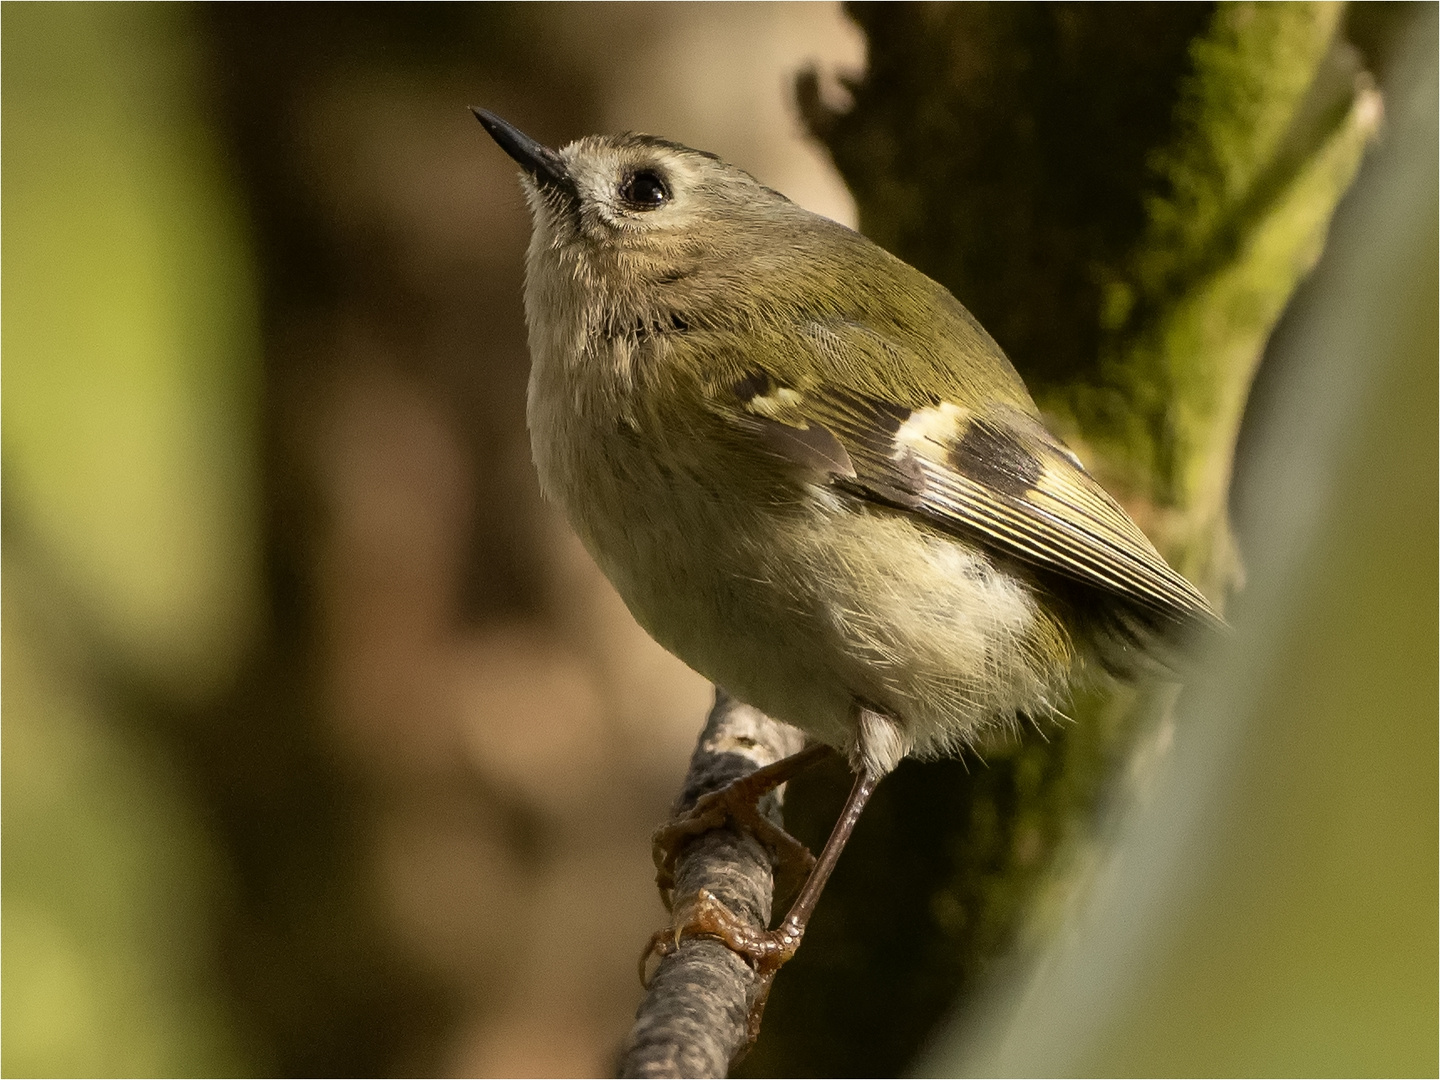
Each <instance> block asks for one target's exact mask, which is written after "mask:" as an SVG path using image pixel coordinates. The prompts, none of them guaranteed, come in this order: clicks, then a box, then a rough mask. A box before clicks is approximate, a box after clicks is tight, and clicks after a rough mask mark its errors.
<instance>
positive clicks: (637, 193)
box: [620, 169, 670, 210]
mask: <svg viewBox="0 0 1440 1080" xmlns="http://www.w3.org/2000/svg"><path fill="white" fill-rule="evenodd" d="M620 198H622V199H624V200H625V201H626V202H627V203H629V204H630V205H631V206H633V207H634V208H635V209H636V210H654V209H655V208H656V207H657V206H663V205H664V204H665V203H666V202H668V201H669V199H670V189H669V188H668V187H666V186H665V181H664V179H662V178H661V176H660V174H659V173H657V172H653V171H652V170H650V169H641V170H640V171H639V172H633V173H631V174H630V175H629V176H627V177H626V178H625V182H624V183H622V184H621V185H620Z"/></svg>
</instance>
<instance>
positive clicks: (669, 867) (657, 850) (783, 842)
mask: <svg viewBox="0 0 1440 1080" xmlns="http://www.w3.org/2000/svg"><path fill="white" fill-rule="evenodd" d="M829 753H831V750H830V748H829V747H828V746H825V745H824V744H823V743H815V744H812V745H810V746H807V747H806V748H805V749H804V750H801V751H800V752H799V753H798V754H791V755H790V756H789V757H787V758H781V759H780V760H779V761H776V762H772V763H771V764H769V765H766V766H765V767H764V768H761V769H756V770H755V771H754V772H753V773H749V774H748V775H746V776H742V777H740V779H738V780H735V781H733V782H732V783H729V784H727V785H726V786H725V787H723V788H721V789H720V790H719V791H712V792H710V793H709V794H707V795H702V796H701V797H700V799H699V800H698V801H697V802H696V803H695V805H694V806H693V807H691V809H690V810H689V811H688V812H686V813H684V814H682V815H681V816H680V817H678V818H676V819H675V820H674V821H672V822H670V823H669V824H668V825H666V826H664V827H663V828H662V829H660V830H659V831H658V832H657V833H656V834H655V836H654V839H653V840H652V841H651V843H652V846H653V854H654V857H655V871H656V873H655V884H656V885H657V886H659V888H660V896H661V899H663V900H664V901H665V906H666V907H667V908H668V907H670V906H671V904H670V893H671V890H672V889H673V888H674V886H675V860H676V858H677V857H678V856H679V854H680V851H681V849H682V848H683V847H684V846H685V843H686V842H687V841H688V840H689V839H690V838H691V837H694V836H699V835H700V834H701V833H706V832H709V831H710V830H711V829H718V828H720V827H721V826H722V825H724V824H726V823H727V822H734V823H735V824H736V825H738V826H739V827H740V828H742V829H744V830H746V831H748V832H749V833H750V834H751V835H753V836H754V837H755V839H757V840H759V841H760V842H761V843H762V844H764V845H765V846H766V847H768V848H769V849H770V850H771V851H773V852H774V853H775V855H776V857H777V860H778V862H779V873H778V874H777V877H791V878H794V879H796V880H802V879H804V878H805V877H806V876H807V875H808V874H809V873H810V869H811V867H813V866H814V865H815V857H814V856H813V855H811V854H810V849H809V848H807V847H806V846H805V845H804V844H802V843H800V841H799V840H796V839H795V838H794V837H793V836H791V835H790V834H789V833H787V832H786V831H785V830H784V829H782V828H780V827H779V826H778V825H776V824H775V823H774V822H772V821H771V820H770V819H769V818H767V817H766V816H765V815H764V814H762V813H760V811H759V809H758V807H757V804H758V803H759V802H760V800H761V799H763V798H764V797H765V796H766V795H768V794H769V793H770V792H772V791H774V790H775V789H776V788H777V787H779V786H780V785H781V784H783V783H785V782H786V781H788V780H791V779H793V778H794V777H795V776H796V774H798V773H800V772H802V771H803V770H804V769H806V768H808V767H809V766H810V765H813V764H814V763H815V762H817V761H819V760H820V759H821V758H823V757H825V756H826V755H827V754H829ZM780 892H781V895H784V892H785V890H784V889H783V887H781V888H780ZM646 956H649V950H647V951H646ZM642 964H643V961H642Z"/></svg>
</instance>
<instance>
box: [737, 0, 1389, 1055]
mask: <svg viewBox="0 0 1440 1080" xmlns="http://www.w3.org/2000/svg"><path fill="white" fill-rule="evenodd" d="M849 10H850V13H851V15H852V17H853V18H855V19H856V21H857V22H858V23H859V24H860V25H861V27H862V28H863V29H864V31H865V34H866V36H867V38H868V42H869V50H870V51H869V63H868V70H867V72H866V73H865V75H864V77H863V78H860V79H858V80H854V81H849V82H847V89H848V90H849V92H850V94H851V97H852V100H851V102H849V103H848V104H847V105H846V106H845V107H843V108H837V107H834V106H833V105H831V104H828V103H827V102H826V101H824V100H823V99H822V96H821V93H820V88H819V81H818V78H817V77H816V76H815V75H814V74H813V73H811V74H809V75H805V76H802V77H801V79H800V82H799V87H798V89H799V97H800V103H801V109H802V112H803V114H804V116H805V119H806V121H807V123H808V124H809V126H810V129H811V130H812V132H813V133H814V134H815V135H816V136H817V137H818V138H819V139H821V140H822V141H823V142H824V144H825V145H826V147H827V148H828V149H829V151H830V153H831V155H832V157H833V159H834V161H835V163H836V165H837V166H838V167H839V169H840V171H841V173H842V174H843V176H844V177H845V179H846V181H847V183H848V184H849V185H850V188H851V190H852V191H853V192H854V194H855V197H856V199H857V202H858V204H859V207H860V216H861V227H862V229H863V231H864V232H865V233H866V234H867V235H869V236H870V237H871V238H872V239H874V240H876V241H877V242H879V243H881V244H882V245H884V246H886V247H887V248H889V249H890V250H891V251H893V252H894V253H895V254H897V255H899V256H900V257H902V258H904V259H906V260H907V261H909V262H911V263H913V264H915V265H916V266H918V267H919V268H920V269H922V270H924V271H925V272H926V273H928V274H930V275H931V276H932V277H934V278H936V279H937V280H939V281H940V282H942V283H943V284H945V285H946V286H947V287H948V288H950V289H951V291H952V292H954V293H955V295H956V296H957V297H959V298H960V300H961V301H962V302H963V303H965V304H966V305H967V306H968V307H969V308H970V309H971V310H972V311H973V312H974V314H975V315H976V317H977V318H979V320H980V321H981V322H982V323H983V324H984V325H985V326H986V327H987V328H988V329H989V330H990V331H991V333H992V334H994V335H995V337H996V339H997V340H998V341H999V342H1000V344H1001V346H1002V347H1004V348H1005V350H1006V351H1007V353H1008V354H1009V355H1010V357H1011V359H1012V360H1013V361H1014V363H1015V365H1016V367H1017V368H1018V369H1019V370H1020V372H1021V374H1022V375H1023V376H1024V377H1025V380H1026V382H1027V384H1028V385H1029V386H1030V388H1031V390H1032V392H1033V393H1034V394H1035V397H1036V400H1037V401H1038V402H1039V404H1040V405H1041V407H1042V409H1044V410H1045V411H1046V413H1047V415H1048V416H1049V417H1050V419H1051V422H1052V424H1053V425H1054V426H1055V428H1056V430H1057V431H1058V432H1059V433H1061V434H1062V435H1063V436H1064V437H1065V438H1066V439H1067V441H1069V442H1070V443H1071V445H1072V446H1073V447H1074V448H1075V449H1076V451H1077V452H1078V453H1079V454H1080V456H1081V458H1082V459H1083V460H1085V462H1086V464H1087V466H1089V467H1090V468H1091V470H1092V471H1093V472H1094V473H1096V475H1097V476H1098V477H1099V478H1100V479H1101V480H1102V482H1103V483H1105V484H1106V486H1107V487H1108V488H1109V490H1110V491H1111V492H1112V493H1113V494H1115V495H1116V497H1117V498H1119V499H1120V500H1121V501H1122V502H1123V503H1124V504H1125V505H1126V507H1127V509H1128V510H1130V512H1131V513H1132V515H1133V516H1134V517H1135V518H1136V520H1137V521H1138V522H1139V523H1140V524H1141V526H1142V527H1143V528H1145V530H1146V531H1147V532H1148V533H1149V534H1150V536H1151V537H1152V539H1153V540H1154V541H1155V542H1156V544H1157V545H1158V546H1159V547H1160V549H1161V551H1162V552H1163V553H1164V554H1165V555H1166V557H1167V558H1169V559H1170V560H1171V562H1172V563H1173V564H1174V565H1175V566H1176V567H1177V568H1179V569H1180V570H1182V571H1183V572H1185V573H1186V574H1187V575H1188V576H1190V577H1191V578H1192V580H1194V581H1196V583H1197V584H1199V585H1200V586H1201V587H1202V588H1203V589H1204V590H1205V591H1206V592H1207V593H1208V594H1209V595H1210V596H1211V597H1212V599H1213V600H1215V601H1216V602H1217V604H1222V605H1223V602H1224V599H1225V596H1226V593H1227V592H1228V591H1230V590H1231V589H1232V588H1233V587H1235V586H1236V585H1237V584H1238V582H1239V581H1240V579H1241V568H1240V562H1239V558H1238V556H1237V554H1236V551H1235V545H1234V543H1233V541H1232V539H1231V535H1230V526H1229V521H1228V515H1227V505H1228V492H1229V481H1230V475H1231V470H1232V464H1233V458H1234V448H1235V445H1236V439H1237V435H1238V431H1239V427H1240V422H1241V419H1242V417H1243V414H1244V409H1245V402H1246V399H1247V396H1248V393H1249V389H1250V385H1251V383H1252V380H1253V379H1254V376H1255V372H1256V370H1257V368H1258V366H1259V363H1260V361H1261V358H1262V356H1263V354H1264V350H1265V345H1266V342H1267V340H1268V338H1269V335H1270V332H1271V330H1272V329H1273V327H1274V325H1275V323H1276V321H1277V320H1278V318H1279V316H1280V314H1281V312H1282V311H1283V310H1284V307H1285V304H1286V303H1287V301H1288V300H1289V298H1290V296H1291V294H1292V293H1293V291H1294V289H1295V287H1296V285H1297V283H1298V282H1299V281H1300V279H1301V278H1302V277H1303V276H1304V275H1305V273H1306V272H1307V271H1308V270H1309V269H1310V268H1311V266H1313V264H1314V262H1315V260H1316V259H1317V258H1318V256H1319V253H1320V251H1321V248H1322V246H1323V243H1324V238H1325V233H1326V229H1327V227H1328V224H1329V221H1330V216H1331V214H1332V212H1333V210H1334V208H1335V206H1336V204H1337V202H1338V200H1339V199H1340V197H1341V196H1342V195H1343V194H1344V192H1345V190H1346V189H1347V187H1348V186H1349V183H1350V181H1351V179H1352V177H1353V175H1354V172H1355V170H1356V168H1357V166H1358V164H1359V161H1360V157H1361V155H1362V153H1363V150H1364V147H1365V145H1366V143H1367V142H1368V140H1369V139H1370V137H1371V135H1372V134H1373V132H1374V131H1375V129H1376V127H1377V125H1378V123H1379V120H1380V102H1379V97H1378V94H1377V93H1376V92H1375V91H1374V89H1373V83H1372V81H1371V79H1370V77H1369V76H1368V74H1367V73H1366V71H1365V69H1364V65H1363V63H1362V61H1361V56H1360V53H1359V52H1358V51H1357V49H1356V48H1354V47H1353V46H1352V45H1351V44H1350V43H1349V41H1348V40H1347V36H1346V33H1345V27H1344V25H1343V19H1344V14H1345V11H1344V8H1343V7H1341V6H1339V5H1325V4H1276V5H1254V4H1247V3H1236V4H1220V5H1218V6H1216V5H1093V6H1091V5H1068V4H1054V5H993V6H992V5H984V4H976V5H969V4H966V5H955V6H948V5H945V6H941V5H903V6H900V5H884V6H881V5H875V6H872V5H860V4H857V5H852V6H851V7H850V9H849ZM1172 698H1173V690H1171V689H1169V688H1165V687H1152V688H1141V689H1139V690H1122V689H1117V688H1108V687H1098V688H1095V689H1091V690H1087V691H1084V692H1081V693H1080V694H1078V695H1077V698H1076V700H1075V701H1074V702H1073V706H1072V708H1071V710H1070V717H1071V719H1070V722H1068V723H1065V724H1062V725H1058V726H1052V725H1046V726H1044V727H1043V728H1042V729H1041V730H1037V731H1033V732H1029V733H1027V734H1026V736H1025V737H1024V738H1022V739H1020V740H1013V741H1008V742H997V743H996V744H995V745H993V746H991V747H989V748H987V749H986V751H985V752H984V754H983V758H984V760H983V761H980V762H976V761H968V762H948V763H940V764H924V765H920V764H915V763H907V764H905V765H904V766H902V767H901V768H900V769H899V770H898V771H897V772H896V773H895V775H894V776H893V777H892V778H891V779H889V780H887V782H886V783H885V784H883V785H882V786H881V788H880V790H879V792H878V793H877V795H876V797H875V799H874V801H873V802H872V803H871V806H870V809H869V810H868V811H867V813H866V816H865V818H864V819H863V820H862V822H861V824H860V827H859V829H858V830H857V832H856V835H855V839H854V840H853V841H852V843H851V845H850V848H849V850H848V851H847V852H846V856H845V859H844V860H842V862H841V865H840V868H839V870H838V871H837V873H836V875H835V878H834V880H833V882H832V884H831V885H830V888H829V890H828V892H827V895H826V897H825V901H824V903H822V904H821V906H820V909H819V911H818V913H817V915H816V917H815V919H814V921H813V922H812V924H811V928H810V932H809V933H808V934H807V937H806V947H805V948H804V949H802V950H801V951H800V954H799V956H798V957H797V959H796V960H795V961H794V962H793V963H792V964H791V965H790V966H789V967H787V968H786V970H785V972H784V975H783V976H782V977H781V978H780V979H779V980H778V981H777V983H776V987H775V991H774V994H773V996H772V998H771V1002H770V1005H769V1010H768V1013H767V1018H766V1027H765V1032H764V1034H763V1035H762V1037H761V1041H760V1043H759V1045H758V1046H757V1048H756V1050H755V1052H754V1053H753V1054H752V1056H751V1058H750V1059H749V1061H748V1062H747V1063H746V1065H745V1069H744V1071H745V1072H746V1073H747V1074H749V1075H757V1076H759V1075H802V1074H803V1075H826V1074H829V1075H894V1074H896V1073H898V1072H899V1071H901V1070H903V1069H904V1068H905V1066H906V1064H907V1063H908V1062H909V1061H910V1060H911V1059H912V1057H913V1055H914V1053H915V1052H916V1050H917V1049H918V1048H919V1047H920V1045H921V1044H922V1042H923V1041H924V1040H925V1039H926V1037H927V1036H928V1035H929V1033H930V1032H931V1030H932V1028H933V1026H934V1024H935V1022H936V1020H937V1019H938V1018H939V1016H940V1015H941V1014H942V1013H943V1012H944V1011H946V1010H947V1009H949V1008H950V1007H951V1006H952V1004H953V1003H954V1002H955V1000H956V999H957V998H959V999H960V1000H961V1001H962V1002H963V1000H964V999H965V997H966V995H969V994H972V993H974V992H975V991H976V990H977V989H980V988H982V987H983V985H984V977H985V976H986V975H987V974H988V973H989V972H991V971H992V970H993V968H994V966H995V962H996V961H997V960H998V959H999V958H1000V957H1001V956H1002V955H1004V954H1006V953H1007V952H1009V951H1010V950H1011V949H1012V948H1013V947H1014V946H1016V945H1017V943H1018V944H1020V945H1021V947H1022V948H1023V947H1024V945H1025V944H1026V943H1027V942H1030V943H1035V942H1038V941H1040V940H1042V939H1043V937H1044V934H1045V929H1046V927H1047V926H1051V925H1053V924H1054V921H1055V920H1054V916H1055V915H1056V914H1057V913H1058V912H1059V911H1060V910H1061V909H1062V908H1063V906H1064V903H1065V900H1066V897H1067V896H1068V895H1069V894H1070V893H1071V892H1072V889H1073V885H1074V883H1075V882H1076V881H1077V880H1078V879H1079V878H1080V877H1081V876H1083V875H1084V874H1085V872H1086V868H1087V866H1088V865H1092V864H1093V862H1094V861H1095V860H1096V859H1097V858H1098V857H1100V855H1101V854H1102V850H1101V847H1100V844H1101V843H1102V841H1103V828H1101V827H1099V823H1100V822H1101V821H1103V819H1104V814H1103V813H1102V811H1103V809H1104V807H1105V806H1106V805H1107V803H1108V801H1109V800H1115V799H1123V798H1125V797H1126V795H1127V788H1129V787H1133V786H1134V785H1135V784H1136V783H1140V782H1143V780H1144V775H1145V772H1146V763H1147V760H1150V759H1153V755H1154V754H1156V753H1163V749H1164V746H1165V726H1166V724H1167V723H1168V719H1167V713H1168V709H1167V706H1168V703H1169V702H1170V701H1171V700H1172ZM847 786H848V778H847V777H845V776H844V775H843V768H840V767H837V768H835V769H832V770H831V771H830V772H829V773H826V774H823V775H814V776H811V777H805V778H801V779H800V780H797V781H796V782H794V783H793V784H792V785H791V789H790V794H789V796H788V798H787V820H788V822H789V824H790V826H791V827H792V829H793V830H794V831H795V832H797V834H799V835H800V836H801V837H802V838H804V839H806V840H807V841H808V842H811V843H812V844H813V843H817V842H819V840H820V839H823V835H824V832H825V830H826V828H827V827H828V823H829V822H830V821H831V820H832V819H833V816H834V813H835V811H836V809H837V808H838V806H839V804H840V802H841V800H842V799H843V795H844V791H845V789H846V787H847Z"/></svg>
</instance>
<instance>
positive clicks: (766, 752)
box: [619, 690, 805, 1077]
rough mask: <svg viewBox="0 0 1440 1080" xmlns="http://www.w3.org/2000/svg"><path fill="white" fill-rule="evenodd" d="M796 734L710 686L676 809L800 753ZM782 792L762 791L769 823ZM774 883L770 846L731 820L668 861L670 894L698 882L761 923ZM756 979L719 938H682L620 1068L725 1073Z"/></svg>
mask: <svg viewBox="0 0 1440 1080" xmlns="http://www.w3.org/2000/svg"><path fill="white" fill-rule="evenodd" d="M804 742H805V740H804V736H803V735H802V734H801V733H800V732H799V731H797V730H796V729H795V728H792V727H789V726H788V725H785V724H781V723H778V722H777V721H774V720H771V719H770V718H769V717H768V716H766V715H765V714H764V713H761V712H758V711H757V710H755V709H752V708H750V706H748V705H742V704H741V703H740V702H738V701H736V700H734V699H733V698H731V697H730V696H729V695H727V694H726V693H725V692H724V691H723V690H717V691H716V693H715V707H714V708H713V709H711V710H710V716H709V717H708V718H707V720H706V722H705V730H704V731H702V732H701V733H700V741H699V743H698V744H697V745H696V747H695V754H694V756H693V757H691V759H690V771H689V772H688V773H687V774H686V776H685V784H684V787H683V788H682V789H681V792H680V797H679V799H678V800H677V801H676V804H675V811H676V813H677V814H678V813H683V812H684V811H685V810H688V809H689V808H690V807H692V806H694V805H695V802H696V800H697V799H699V798H700V797H701V796H702V795H705V794H706V793H708V792H711V791H718V790H719V789H720V788H723V787H724V786H725V785H726V784H728V783H730V782H731V781H732V780H736V779H738V778H739V777H742V776H745V775H747V774H749V773H752V772H754V771H755V770H756V769H759V768H763V767H764V766H766V765H769V764H771V763H772V762H775V761H779V760H780V759H781V758H784V757H789V756H790V755H791V754H794V753H798V752H799V751H800V750H801V749H802V748H803V747H804ZM782 791H783V789H782ZM781 797H782V792H781V791H776V792H774V793H772V794H770V795H767V796H766V797H765V798H764V799H762V800H761V801H760V811H761V813H763V814H764V815H765V816H766V817H767V818H769V819H770V820H771V821H773V822H775V824H777V825H780V824H781V816H780V806H781ZM773 888H774V872H773V869H772V867H771V862H770V854H769V852H768V851H767V850H766V849H765V848H764V847H763V846H762V845H761V844H760V842H759V841H757V840H756V839H755V838H754V837H753V836H750V835H749V834H748V833H744V834H742V833H740V832H738V831H737V830H735V829H733V828H720V829H714V830H712V831H710V832H707V833H703V834H702V835H700V836H698V837H696V838H695V839H694V840H692V841H691V842H690V843H689V844H688V845H686V847H685V849H684V850H683V852H682V853H681V855H680V858H679V859H678V860H677V862H676V866H675V892H674V895H675V896H677V897H682V896H692V895H694V894H695V893H696V892H697V891H699V890H700V889H706V890H708V891H709V892H710V893H712V894H713V895H714V896H715V897H716V898H718V899H719V900H720V902H721V903H723V904H724V905H725V906H726V907H728V908H729V909H730V910H731V911H732V912H733V913H734V914H735V915H737V916H739V917H740V918H741V919H744V920H745V921H746V922H749V923H751V924H753V925H754V926H755V927H756V928H757V929H758V930H764V929H765V928H766V927H768V926H769V923H770V903H771V894H772V891H773ZM756 981H757V980H756V976H755V971H754V969H752V968H751V967H750V965H749V963H748V962H747V961H746V960H744V959H743V958H742V957H740V956H738V955H737V954H735V953H734V952H732V951H731V950H730V949H728V948H727V947H726V946H724V945H722V944H721V943H720V942H719V941H716V940H714V939H713V938H708V937H689V938H685V939H683V940H682V941H681V942H680V945H679V947H678V948H677V949H676V950H675V951H674V952H672V953H670V954H669V955H668V956H666V957H664V958H663V959H662V960H661V961H660V963H659V965H658V967H657V968H656V969H655V974H654V977H653V978H652V979H651V980H650V986H649V992H648V993H647V994H646V995H645V1000H644V1001H642V1002H641V1003H640V1008H639V1009H638V1010H636V1013H635V1026H634V1027H633V1028H632V1029H631V1031H630V1037H629V1038H628V1039H627V1040H626V1042H625V1046H624V1049H623V1050H622V1051H621V1054H620V1067H619V1072H620V1075H621V1076H627V1077H628V1076H646V1077H688V1076H724V1075H725V1074H726V1072H727V1071H728V1070H729V1067H730V1065H731V1063H732V1061H733V1060H734V1059H735V1057H736V1056H737V1055H738V1054H741V1053H742V1052H743V1051H744V1050H745V1048H746V1025H747V1019H748V1017H749V1012H750V1003H751V1000H752V998H753V996H754V993H755V990H756Z"/></svg>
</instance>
